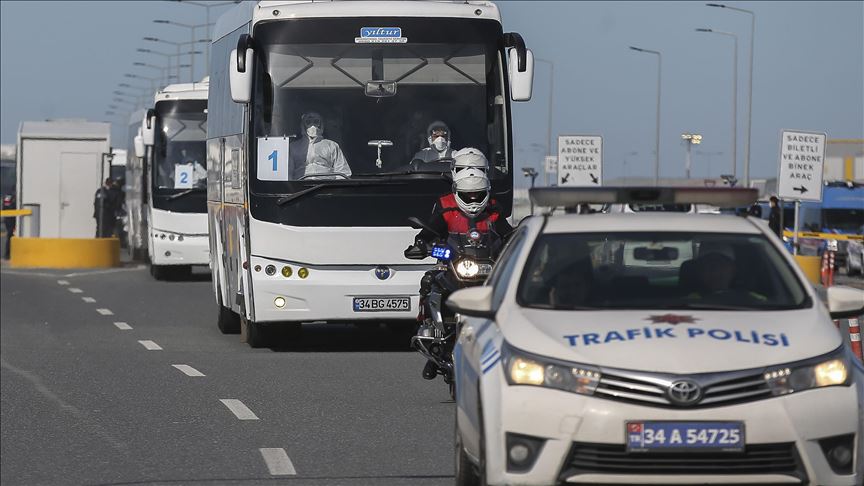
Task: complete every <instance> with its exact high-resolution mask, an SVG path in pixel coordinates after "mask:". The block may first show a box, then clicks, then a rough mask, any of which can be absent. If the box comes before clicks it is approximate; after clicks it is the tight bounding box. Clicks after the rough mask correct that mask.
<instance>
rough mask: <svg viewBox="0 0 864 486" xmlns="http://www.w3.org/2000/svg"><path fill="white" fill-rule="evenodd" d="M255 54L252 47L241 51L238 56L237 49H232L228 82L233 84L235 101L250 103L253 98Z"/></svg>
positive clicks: (232, 90) (232, 93)
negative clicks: (253, 61) (253, 63)
mask: <svg viewBox="0 0 864 486" xmlns="http://www.w3.org/2000/svg"><path fill="white" fill-rule="evenodd" d="M254 55H255V53H254V51H253V50H252V49H251V48H248V47H247V48H246V49H244V52H241V55H240V59H238V58H237V49H234V50H232V51H231V58H230V59H229V61H228V66H229V70H230V71H229V75H228V82H229V84H230V85H231V99H232V100H234V102H235V103H249V100H251V99H252V63H251V61H252V58H253V56H254Z"/></svg>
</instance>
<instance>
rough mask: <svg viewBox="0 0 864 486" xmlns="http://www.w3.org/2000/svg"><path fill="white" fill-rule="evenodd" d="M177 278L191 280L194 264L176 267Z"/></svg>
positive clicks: (174, 276) (175, 274) (175, 275)
mask: <svg viewBox="0 0 864 486" xmlns="http://www.w3.org/2000/svg"><path fill="white" fill-rule="evenodd" d="M172 277H173V278H174V279H175V280H189V279H190V278H191V277H192V265H181V266H178V267H175V268H174V275H172Z"/></svg>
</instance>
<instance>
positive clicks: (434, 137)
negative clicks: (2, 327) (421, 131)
mask: <svg viewBox="0 0 864 486" xmlns="http://www.w3.org/2000/svg"><path fill="white" fill-rule="evenodd" d="M426 141H427V142H429V146H428V147H426V148H424V149H421V150H420V151H419V152H417V153H416V154H414V160H419V161H421V162H438V161H442V160H450V159H452V158H453V156H454V153H453V149H451V148H450V127H448V126H447V124H446V123H444V122H443V121H441V120H436V121H433V122H432V123H430V124H429V126H428V127H426Z"/></svg>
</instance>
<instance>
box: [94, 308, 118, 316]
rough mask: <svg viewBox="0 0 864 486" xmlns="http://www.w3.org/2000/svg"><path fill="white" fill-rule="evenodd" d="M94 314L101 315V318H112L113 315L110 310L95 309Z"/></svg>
mask: <svg viewBox="0 0 864 486" xmlns="http://www.w3.org/2000/svg"><path fill="white" fill-rule="evenodd" d="M96 312H98V313H100V314H102V315H103V316H113V315H114V313H113V312H111V310H110V309H96Z"/></svg>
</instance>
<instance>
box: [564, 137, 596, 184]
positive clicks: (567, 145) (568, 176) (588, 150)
mask: <svg viewBox="0 0 864 486" xmlns="http://www.w3.org/2000/svg"><path fill="white" fill-rule="evenodd" d="M558 185H559V186H577V187H596V186H601V185H603V137H600V136H595V135H559V136H558Z"/></svg>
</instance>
